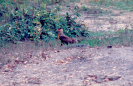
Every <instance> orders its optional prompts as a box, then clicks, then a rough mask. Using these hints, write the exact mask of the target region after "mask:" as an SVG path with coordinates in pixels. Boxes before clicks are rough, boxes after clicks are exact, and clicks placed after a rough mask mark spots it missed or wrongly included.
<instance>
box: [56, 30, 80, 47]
mask: <svg viewBox="0 0 133 86" xmlns="http://www.w3.org/2000/svg"><path fill="white" fill-rule="evenodd" d="M57 32H58V38H59V39H60V40H61V46H62V45H63V44H64V43H65V44H67V45H68V44H69V43H76V42H77V41H76V40H75V39H72V38H70V37H68V36H66V35H64V33H63V29H62V28H59V29H57ZM78 42H79V41H78Z"/></svg>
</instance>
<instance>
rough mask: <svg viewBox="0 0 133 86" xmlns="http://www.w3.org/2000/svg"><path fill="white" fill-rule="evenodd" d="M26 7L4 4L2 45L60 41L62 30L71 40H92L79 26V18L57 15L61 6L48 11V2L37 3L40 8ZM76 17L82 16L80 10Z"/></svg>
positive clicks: (28, 3)
mask: <svg viewBox="0 0 133 86" xmlns="http://www.w3.org/2000/svg"><path fill="white" fill-rule="evenodd" d="M54 1H55V0H54ZM23 3H25V4H23ZM23 3H22V2H21V4H19V3H12V4H11V5H8V4H7V3H5V2H3V4H2V5H1V7H0V8H1V10H0V13H1V19H2V20H5V21H6V24H4V23H3V25H1V27H0V39H1V41H2V42H4V41H6V42H12V43H17V41H23V40H32V41H36V42H40V41H41V40H44V41H45V42H49V40H54V39H55V38H57V32H56V30H57V29H58V28H60V27H62V28H63V29H64V31H65V33H66V34H67V35H69V36H71V37H77V36H89V32H88V31H87V30H85V28H86V27H85V26H84V25H81V24H77V23H76V22H75V18H72V17H71V16H70V15H69V14H68V13H66V15H62V16H59V15H58V14H57V12H58V11H59V10H60V6H59V5H57V6H56V7H55V8H54V9H52V8H48V7H47V2H46V1H44V2H41V0H40V2H39V1H38V2H34V3H36V4H33V3H31V2H28V1H26V2H23ZM39 3H41V4H39ZM32 5H33V6H32ZM75 9H77V8H75ZM75 15H76V16H77V17H79V16H80V14H79V13H78V9H77V13H76V14H75Z"/></svg>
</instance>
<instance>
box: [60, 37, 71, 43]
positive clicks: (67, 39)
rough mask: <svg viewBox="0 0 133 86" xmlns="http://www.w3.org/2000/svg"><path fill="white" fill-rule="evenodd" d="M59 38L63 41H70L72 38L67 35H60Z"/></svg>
mask: <svg viewBox="0 0 133 86" xmlns="http://www.w3.org/2000/svg"><path fill="white" fill-rule="evenodd" d="M59 39H60V40H61V41H64V42H72V41H73V39H71V38H69V37H67V36H60V37H59Z"/></svg>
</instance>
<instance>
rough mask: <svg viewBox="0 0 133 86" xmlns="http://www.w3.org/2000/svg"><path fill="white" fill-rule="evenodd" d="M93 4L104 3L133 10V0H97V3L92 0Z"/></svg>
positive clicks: (104, 4)
mask: <svg viewBox="0 0 133 86" xmlns="http://www.w3.org/2000/svg"><path fill="white" fill-rule="evenodd" d="M90 3H91V4H95V5H103V6H117V7H119V8H120V9H124V10H129V11H132V10H133V9H132V8H133V0H97V3H96V2H95V1H94V0H92V1H90Z"/></svg>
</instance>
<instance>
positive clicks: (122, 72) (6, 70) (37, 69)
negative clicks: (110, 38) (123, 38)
mask: <svg viewBox="0 0 133 86" xmlns="http://www.w3.org/2000/svg"><path fill="white" fill-rule="evenodd" d="M25 51H26V50H25ZM132 52H133V49H132V47H123V46H119V47H112V48H107V47H95V48H90V47H88V46H82V47H79V46H77V47H72V46H71V47H69V48H66V47H65V48H62V49H61V48H60V49H54V50H52V51H51V50H49V51H43V50H38V51H26V53H28V54H27V55H25V57H26V58H24V57H23V59H21V60H17V58H14V60H13V61H12V62H11V63H8V64H6V65H5V66H4V67H3V68H1V70H0V86H132V85H133V59H132V57H133V53H132ZM26 53H25V54H26ZM11 54H12V55H14V57H15V52H14V53H13V52H12V53H11ZM11 54H10V55H11ZM7 55H8V54H7ZM17 55H18V54H17ZM23 56H24V55H23Z"/></svg>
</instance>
